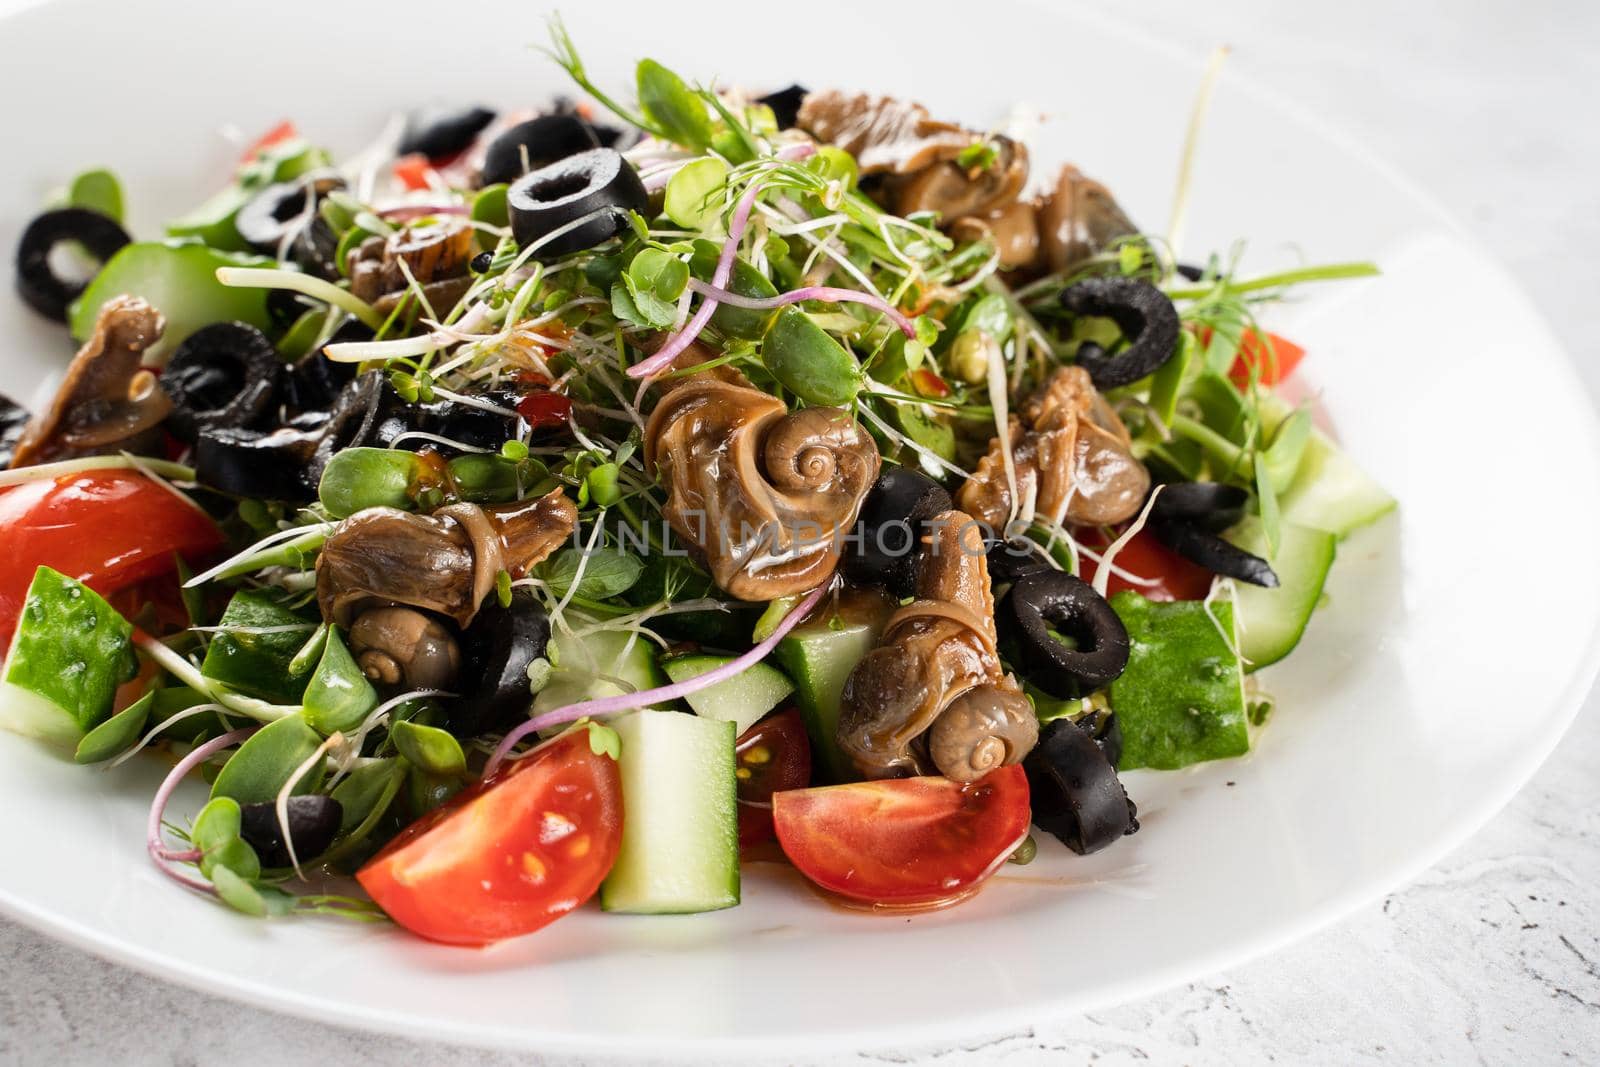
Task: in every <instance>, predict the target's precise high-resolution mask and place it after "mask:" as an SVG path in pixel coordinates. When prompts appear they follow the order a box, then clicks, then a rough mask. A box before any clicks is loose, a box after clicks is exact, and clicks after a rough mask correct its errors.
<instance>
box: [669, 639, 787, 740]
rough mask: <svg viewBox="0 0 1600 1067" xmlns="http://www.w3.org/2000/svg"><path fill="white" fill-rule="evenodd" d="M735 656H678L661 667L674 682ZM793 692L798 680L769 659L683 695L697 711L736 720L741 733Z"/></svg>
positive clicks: (710, 715) (736, 725) (730, 660)
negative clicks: (790, 676) (793, 678)
mask: <svg viewBox="0 0 1600 1067" xmlns="http://www.w3.org/2000/svg"><path fill="white" fill-rule="evenodd" d="M732 660H733V657H732V656H708V655H692V656H674V657H672V658H670V659H667V660H663V661H662V663H661V667H662V669H663V670H665V671H666V672H667V677H668V678H670V679H672V680H673V681H674V682H687V681H688V680H689V679H691V678H698V677H699V676H700V675H702V674H704V673H706V672H707V671H710V670H715V669H716V668H718V667H721V666H722V665H723V664H725V663H730V662H732ZM792 692H794V683H793V682H791V681H789V679H788V678H786V677H785V676H784V674H783V672H782V671H780V670H778V669H777V668H776V667H774V666H772V665H771V664H768V663H752V664H751V665H750V666H748V667H746V668H745V669H744V670H742V671H740V672H739V673H738V674H736V675H734V676H733V677H731V678H724V679H723V680H722V681H720V682H717V683H716V684H714V685H708V686H706V687H705V688H704V689H702V690H700V691H699V692H696V693H690V694H689V695H688V696H686V697H684V698H683V699H684V700H685V701H686V702H687V703H688V705H689V706H690V707H691V708H693V709H694V713H695V714H696V715H699V716H702V717H704V718H707V719H722V720H724V721H726V722H731V723H733V726H734V736H736V737H737V736H739V735H741V734H743V733H744V732H745V731H746V730H748V729H750V727H752V726H754V725H755V724H756V722H757V721H758V720H759V719H760V718H761V717H762V716H763V715H765V714H766V713H767V712H769V711H771V710H772V709H773V708H775V707H777V706H778V704H779V702H781V701H782V700H783V698H784V697H786V696H788V695H789V694H790V693H792Z"/></svg>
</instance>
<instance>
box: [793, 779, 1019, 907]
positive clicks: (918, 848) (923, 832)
mask: <svg viewBox="0 0 1600 1067" xmlns="http://www.w3.org/2000/svg"><path fill="white" fill-rule="evenodd" d="M772 817H773V822H774V824H775V825H776V827H777V831H778V844H779V845H781V846H783V851H784V853H785V854H786V855H787V856H788V857H789V861H790V862H791V863H793V864H794V865H795V866H796V867H797V868H799V870H800V873H801V874H803V875H805V876H806V877H807V878H809V879H810V880H811V881H812V882H815V883H816V884H817V885H818V886H821V887H822V888H823V889H826V890H828V891H829V892H831V893H836V894H838V895H839V896H841V897H845V898H846V899H848V900H851V901H856V902H859V903H863V904H872V905H878V906H883V907H890V908H914V907H928V906H932V905H937V904H946V903H951V902H953V901H955V900H959V899H960V898H962V897H964V896H966V895H968V894H969V893H972V892H975V891H976V890H977V889H978V887H979V886H980V885H982V884H983V881H984V880H985V879H986V878H988V877H989V875H991V874H993V873H994V872H995V870H996V868H998V867H999V866H1000V864H1002V863H1004V862H1005V860H1006V857H1007V856H1009V855H1011V853H1012V852H1013V851H1015V849H1016V847H1017V846H1018V845H1019V844H1021V842H1022V839H1023V838H1024V837H1026V836H1027V833H1028V823H1029V817H1030V812H1029V808H1028V779H1027V776H1026V775H1025V774H1023V772H1022V768H1021V767H1019V766H1011V767H1002V768H1000V769H999V770H997V771H993V772H991V773H990V774H988V775H986V776H985V777H983V778H980V779H979V780H978V781H976V782H973V783H971V784H968V785H962V784H960V783H958V782H952V781H950V780H949V779H948V778H894V779H888V780H885V781H881V782H855V783H852V784H850V785H829V786H820V787H818V788H814V789H794V790H790V791H788V792H783V793H777V794H775V795H774V796H773V798H772Z"/></svg>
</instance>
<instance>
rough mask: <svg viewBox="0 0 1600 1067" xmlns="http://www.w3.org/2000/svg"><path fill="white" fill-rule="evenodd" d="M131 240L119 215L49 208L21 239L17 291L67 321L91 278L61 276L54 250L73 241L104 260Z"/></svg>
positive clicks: (25, 299) (51, 316) (36, 306)
mask: <svg viewBox="0 0 1600 1067" xmlns="http://www.w3.org/2000/svg"><path fill="white" fill-rule="evenodd" d="M130 240H131V238H130V237H129V236H128V231H126V230H124V229H123V228H122V227H121V226H120V225H118V224H117V220H116V219H113V218H111V217H110V216H109V215H102V214H100V212H98V211H90V210H89V209H88V208H81V207H64V208H58V209H57V210H55V211H46V212H45V213H44V214H42V215H40V216H39V217H38V218H36V219H34V220H33V221H32V222H30V223H28V228H27V229H25V230H23V231H22V240H21V241H19V242H18V243H17V293H18V294H19V295H20V296H21V297H22V299H23V302H24V303H26V304H27V305H28V306H29V307H31V308H33V310H35V311H37V312H38V313H39V314H41V315H43V316H44V317H45V318H47V319H54V320H55V321H56V322H66V321H67V307H68V306H69V305H70V304H71V303H72V302H73V301H74V300H76V299H78V297H79V295H80V294H82V292H83V291H84V289H86V288H88V285H89V279H87V278H86V279H83V280H81V281H73V280H69V279H67V278H63V277H61V276H60V275H58V274H57V273H56V270H55V267H54V266H53V265H52V264H51V263H50V253H51V252H53V251H55V249H56V247H57V246H58V245H61V244H63V243H65V242H68V241H73V242H76V243H77V244H78V245H79V246H81V247H82V248H84V249H85V250H86V251H88V253H89V254H90V255H91V256H93V257H94V258H95V259H97V260H99V261H100V263H101V264H104V263H105V261H106V260H108V259H110V258H111V257H112V255H114V254H115V253H116V251H117V249H119V248H121V247H122V246H123V245H125V244H127V243H128V242H129V241H130Z"/></svg>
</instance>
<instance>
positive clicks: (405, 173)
mask: <svg viewBox="0 0 1600 1067" xmlns="http://www.w3.org/2000/svg"><path fill="white" fill-rule="evenodd" d="M433 169H434V168H433V164H432V163H431V162H430V161H429V160H428V157H427V156H425V155H423V154H422V153H420V152H413V153H411V154H410V155H409V156H401V157H400V158H399V159H397V160H395V161H394V176H395V179H396V180H398V181H399V182H400V184H401V185H403V186H405V187H406V188H407V189H410V190H412V191H415V190H418V189H426V188H428V175H429V174H431V173H432V172H433Z"/></svg>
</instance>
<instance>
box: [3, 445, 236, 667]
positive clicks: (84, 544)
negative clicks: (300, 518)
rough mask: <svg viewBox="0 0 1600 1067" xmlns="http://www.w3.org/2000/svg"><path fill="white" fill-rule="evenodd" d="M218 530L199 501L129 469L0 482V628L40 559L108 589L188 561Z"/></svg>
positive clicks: (14, 611)
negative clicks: (192, 501)
mask: <svg viewBox="0 0 1600 1067" xmlns="http://www.w3.org/2000/svg"><path fill="white" fill-rule="evenodd" d="M221 544H222V534H221V533H220V532H219V531H218V530H217V526H216V523H214V522H212V521H211V518H210V516H208V515H207V514H206V513H205V512H203V511H201V510H200V509H199V508H198V507H196V506H195V505H193V504H190V503H188V502H187V501H185V500H182V499H180V498H179V497H178V496H177V495H176V494H174V493H172V492H171V491H169V490H168V489H167V488H166V487H165V486H162V485H158V484H157V483H156V482H154V481H152V480H151V479H149V478H147V477H145V476H144V475H143V474H140V473H139V472H137V471H132V470H99V471H85V472H83V473H82V474H68V475H63V476H62V477H60V478H54V479H40V480H39V481H34V482H23V483H22V484H21V485H17V486H13V487H11V488H9V489H5V490H0V635H4V636H5V637H6V639H8V640H9V638H10V634H11V630H12V627H14V626H15V625H16V622H17V616H18V614H19V613H20V612H21V610H22V600H23V597H24V596H26V595H27V592H28V585H29V583H30V582H32V581H33V573H34V571H36V570H38V568H39V566H40V565H41V564H43V565H46V566H49V567H53V568H55V569H56V570H58V571H60V572H61V573H62V574H65V575H68V576H70V577H73V578H77V579H79V580H80V581H82V582H84V583H85V584H86V585H88V586H89V588H91V589H93V590H94V591H95V592H97V593H101V594H107V593H114V592H116V591H117V590H118V589H122V588H123V587H125V586H129V585H133V584H134V583H135V582H141V581H144V580H145V579H147V578H154V577H157V576H159V575H163V574H167V573H169V572H170V571H172V569H173V567H174V566H175V560H174V555H173V554H174V553H178V554H181V555H182V556H183V557H184V558H185V559H187V560H190V561H194V560H197V559H199V558H200V557H202V556H204V555H205V554H207V553H209V552H211V551H212V550H214V549H216V548H218V547H219V546H221Z"/></svg>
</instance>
